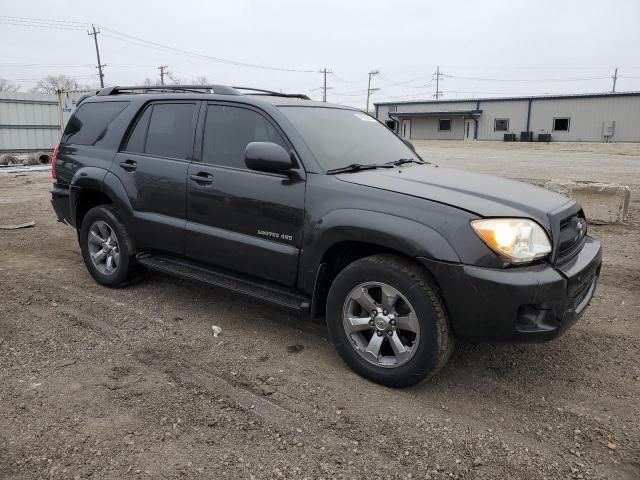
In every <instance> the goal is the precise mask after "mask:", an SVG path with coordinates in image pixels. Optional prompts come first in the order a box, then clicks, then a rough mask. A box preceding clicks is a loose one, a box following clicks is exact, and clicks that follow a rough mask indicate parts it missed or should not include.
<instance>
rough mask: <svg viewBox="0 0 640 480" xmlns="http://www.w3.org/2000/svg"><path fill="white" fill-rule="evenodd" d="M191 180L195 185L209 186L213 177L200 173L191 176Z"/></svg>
mask: <svg viewBox="0 0 640 480" xmlns="http://www.w3.org/2000/svg"><path fill="white" fill-rule="evenodd" d="M190 178H191V180H193V181H194V182H196V183H200V184H202V185H210V184H212V183H213V175H211V174H210V173H204V172H200V173H197V174H194V175H191V177H190Z"/></svg>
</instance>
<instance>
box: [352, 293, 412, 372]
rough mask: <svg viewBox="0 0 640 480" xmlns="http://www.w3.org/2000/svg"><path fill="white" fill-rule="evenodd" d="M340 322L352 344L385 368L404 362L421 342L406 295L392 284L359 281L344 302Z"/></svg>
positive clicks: (367, 358)
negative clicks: (360, 282)
mask: <svg viewBox="0 0 640 480" xmlns="http://www.w3.org/2000/svg"><path fill="white" fill-rule="evenodd" d="M342 312H343V313H342V320H343V321H342V324H343V327H344V330H345V333H346V334H347V338H348V339H349V341H350V343H351V346H352V347H353V348H354V349H355V350H356V352H358V354H359V355H360V356H361V357H362V358H364V359H365V360H366V361H367V362H369V363H371V364H373V365H375V366H377V367H384V368H395V367H399V366H400V365H403V364H405V363H407V362H408V361H409V360H411V358H413V356H414V355H415V353H416V351H417V347H418V343H419V341H420V324H419V322H418V317H417V316H416V313H415V310H414V308H413V307H412V305H411V304H410V303H409V301H408V300H407V298H406V297H405V296H404V295H402V294H401V293H400V292H399V291H398V290H397V289H396V288H394V287H392V286H391V285H387V284H385V283H380V282H367V283H362V284H360V285H358V286H357V287H355V288H354V289H353V290H351V292H350V293H349V295H347V298H346V300H345V302H344V307H343V310H342Z"/></svg>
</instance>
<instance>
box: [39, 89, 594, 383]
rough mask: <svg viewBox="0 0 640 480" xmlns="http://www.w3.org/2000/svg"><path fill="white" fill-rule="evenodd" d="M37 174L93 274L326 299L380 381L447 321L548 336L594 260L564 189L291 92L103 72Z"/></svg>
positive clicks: (346, 348) (468, 329) (420, 356)
mask: <svg viewBox="0 0 640 480" xmlns="http://www.w3.org/2000/svg"><path fill="white" fill-rule="evenodd" d="M52 173H53V178H54V183H53V188H52V191H51V192H52V196H53V199H52V203H53V207H54V209H55V212H56V215H57V217H58V219H60V220H61V221H64V222H66V223H68V224H69V225H71V226H72V227H74V228H75V229H76V230H77V234H78V240H79V242H80V247H81V250H82V256H83V259H84V262H85V264H86V266H87V269H88V270H89V272H90V273H91V275H92V276H93V278H95V280H96V281H97V282H99V283H100V284H102V285H106V286H110V287H116V286H120V285H123V284H124V283H126V282H127V281H128V280H130V279H131V278H132V277H133V276H134V275H136V273H137V272H138V271H139V270H140V268H142V267H143V268H146V269H149V270H156V271H160V272H164V273H168V274H170V275H175V276H177V277H181V278H184V279H189V280H194V281H199V282H204V283H206V284H209V285H213V286H216V287H223V288H227V289H231V290H233V291H236V292H239V293H242V294H246V295H249V296H252V297H254V298H257V299H260V300H263V301H266V302H269V303H271V304H274V305H277V306H279V307H283V308H287V309H291V310H297V311H302V312H305V313H307V314H309V315H311V316H312V317H325V318H326V324H327V328H328V331H329V334H330V337H331V339H332V341H333V343H334V344H335V347H336V349H337V350H338V352H339V353H340V354H341V356H342V357H343V358H344V360H345V361H346V363H348V364H349V365H350V366H351V368H353V369H354V370H355V371H356V372H357V373H359V374H360V375H362V376H364V377H366V378H368V379H371V380H373V381H375V382H379V383H382V384H385V385H389V386H396V387H401V386H408V385H411V384H414V383H416V382H418V381H419V380H421V379H423V378H425V377H428V376H430V375H433V374H434V373H435V372H437V371H438V369H439V368H441V367H442V366H443V365H444V363H445V362H446V361H447V359H448V358H449V355H450V353H451V351H452V347H453V341H454V338H459V339H464V340H471V341H502V342H533V341H545V340H550V339H553V338H555V337H557V336H558V335H560V334H561V333H563V332H564V331H566V330H567V328H569V327H570V326H571V325H572V324H573V323H574V322H575V321H576V320H577V319H578V318H579V317H580V315H581V314H582V313H583V312H584V311H585V308H586V307H587V304H588V303H589V301H590V300H591V298H592V296H593V293H594V290H595V288H596V283H597V280H598V276H599V273H600V266H601V247H600V243H599V242H598V241H597V240H594V239H593V238H591V237H590V236H588V235H587V223H586V220H585V216H584V213H583V211H582V209H581V208H580V205H578V204H577V203H576V202H575V201H573V200H569V199H567V198H565V197H563V196H561V195H557V194H555V193H551V192H549V191H546V190H544V189H541V188H537V187H534V186H531V185H527V184H523V183H518V182H514V181H509V180H504V179H500V178H494V177H489V176H484V175H479V174H473V173H468V172H463V171H457V170H450V169H447V168H439V167H438V166H437V165H432V164H429V163H428V162H425V161H424V160H422V159H421V158H420V156H419V155H418V154H417V153H416V152H415V151H414V149H413V147H412V146H411V144H410V143H408V142H405V141H403V140H401V139H400V138H399V137H397V136H396V135H395V134H394V133H393V132H392V131H390V130H389V129H388V128H386V127H385V126H384V125H382V124H381V123H379V122H378V121H377V120H376V119H374V118H372V117H370V116H369V115H367V114H365V113H363V112H361V111H359V110H356V109H353V108H348V107H344V106H338V105H331V104H327V103H319V102H314V101H311V100H309V99H308V98H307V97H305V96H304V95H288V94H280V93H276V92H270V91H264V90H257V89H246V88H239V87H236V88H231V87H227V86H219V85H211V86H206V87H202V86H172V87H109V88H105V89H102V90H100V91H98V92H96V94H95V95H92V96H88V97H86V98H84V99H82V100H81V101H80V102H79V105H78V107H77V109H76V111H75V113H74V115H73V116H72V118H71V119H70V121H69V123H68V125H67V127H66V129H65V131H64V134H63V136H62V139H61V141H60V144H59V146H58V147H57V148H56V151H55V155H54V160H53V168H52Z"/></svg>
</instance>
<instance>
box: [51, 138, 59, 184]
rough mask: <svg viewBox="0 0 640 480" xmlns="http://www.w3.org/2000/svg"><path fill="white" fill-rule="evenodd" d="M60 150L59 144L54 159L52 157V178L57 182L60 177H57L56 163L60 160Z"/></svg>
mask: <svg viewBox="0 0 640 480" xmlns="http://www.w3.org/2000/svg"><path fill="white" fill-rule="evenodd" d="M59 149H60V144H57V145H56V148H55V149H54V150H53V157H51V176H52V177H53V178H55V179H56V180H57V179H58V176H57V175H56V163H57V160H58V150H59Z"/></svg>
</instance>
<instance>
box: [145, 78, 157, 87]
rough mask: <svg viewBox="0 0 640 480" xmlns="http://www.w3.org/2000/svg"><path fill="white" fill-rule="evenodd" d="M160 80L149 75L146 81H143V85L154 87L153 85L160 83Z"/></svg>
mask: <svg viewBox="0 0 640 480" xmlns="http://www.w3.org/2000/svg"><path fill="white" fill-rule="evenodd" d="M158 83H160V82H158V81H155V82H154V81H153V80H151V79H150V78H149V77H147V78H145V79H144V81H143V82H142V85H144V86H145V87H152V86H153V85H158Z"/></svg>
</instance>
